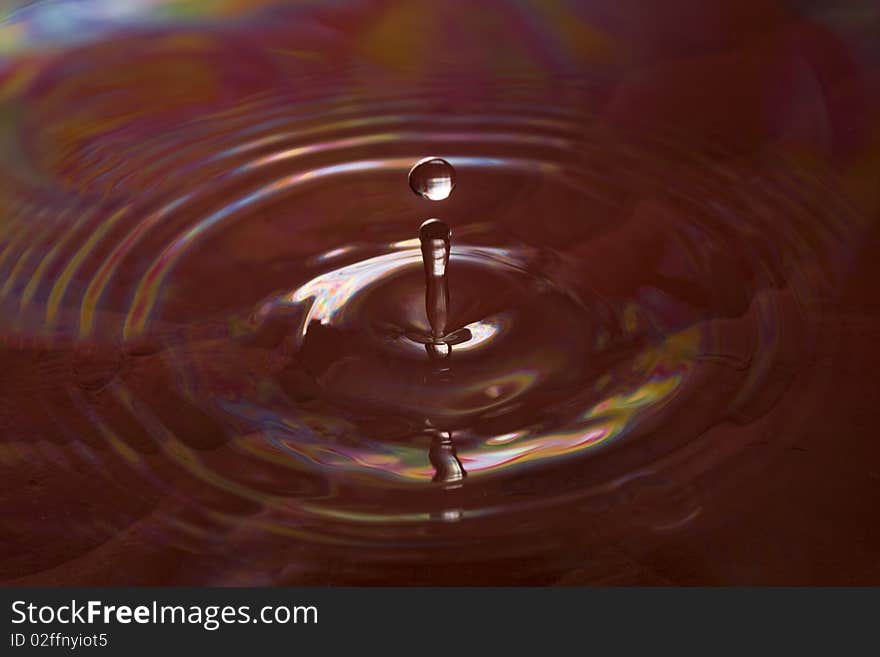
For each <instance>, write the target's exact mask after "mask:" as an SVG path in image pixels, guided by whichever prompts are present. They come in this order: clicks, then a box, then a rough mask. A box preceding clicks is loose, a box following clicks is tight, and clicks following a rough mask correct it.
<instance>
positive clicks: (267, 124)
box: [0, 0, 880, 585]
mask: <svg viewBox="0 0 880 657" xmlns="http://www.w3.org/2000/svg"><path fill="white" fill-rule="evenodd" d="M744 5H748V8H749V9H750V11H745V9H742V8H741V7H743V6H744ZM412 7H415V8H416V9H412ZM706 7H712V8H714V10H712V9H707V8H706ZM851 9H852V11H851V12H850V13H844V12H841V13H835V12H826V13H823V14H819V13H816V12H814V13H812V14H810V13H808V12H807V11H806V10H805V9H803V8H801V9H794V8H792V7H790V6H787V5H786V6H782V5H779V6H777V5H772V4H770V3H763V2H747V3H708V4H706V3H696V2H688V1H685V0H680V1H676V2H674V3H671V4H670V7H669V8H668V12H667V11H666V10H664V12H661V14H662V15H661V14H657V13H656V10H651V9H650V8H648V7H642V6H637V4H630V3H613V4H612V3H595V4H592V3H584V4H583V5H577V4H574V5H572V6H570V7H565V8H563V9H560V12H562V13H561V14H560V15H559V16H556V15H550V13H551V12H550V10H549V9H540V10H539V9H535V10H534V14H533V15H524V14H523V13H522V12H523V11H524V10H522V9H517V8H516V7H513V6H504V7H499V8H497V9H496V10H495V11H494V12H489V11H488V10H486V9H478V8H474V7H472V6H471V5H470V4H461V5H459V4H458V3H449V5H444V7H443V8H437V7H434V6H433V5H428V4H425V5H424V6H422V5H420V4H417V3H375V4H373V3H365V4H357V5H352V6H348V7H342V8H338V9H336V10H333V11H330V10H322V11H314V12H313V13H309V12H305V13H304V14H297V15H295V16H290V17H288V16H287V14H285V13H284V12H280V13H279V14H278V16H276V17H275V18H274V19H273V20H268V19H265V18H263V19H259V20H258V19H253V20H251V21H240V22H233V23H227V24H224V25H222V26H218V25H210V26H209V25H201V24H199V25H196V26H192V25H191V26H187V27H186V28H184V27H181V26H179V25H169V26H166V27H164V28H153V29H152V31H151V32H150V33H147V34H145V33H141V32H138V31H137V30H134V31H132V30H126V31H124V32H122V33H120V34H113V35H110V36H109V37H107V38H108V39H109V40H107V41H103V42H97V43H89V44H85V45H81V46H79V47H77V48H75V49H72V50H69V51H65V52H64V56H57V55H56V56H52V57H47V58H45V59H40V60H39V62H38V65H37V64H33V62H31V65H32V66H33V67H34V71H31V72H30V73H28V76H29V77H27V76H26V77H27V83H26V84H22V85H20V87H15V88H13V90H14V93H11V92H10V93H11V95H10V96H9V99H8V101H7V102H6V105H7V108H6V111H5V114H4V121H3V124H2V143H3V157H4V162H5V164H6V166H7V171H8V176H7V177H6V178H5V179H4V180H3V181H2V182H0V194H2V203H3V207H4V211H5V216H4V218H3V219H2V221H0V228H2V237H0V239H2V243H0V271H2V276H3V278H2V280H3V286H2V289H0V297H2V299H0V303H2V310H3V314H2V320H0V330H2V344H3V347H2V350H3V351H2V356H0V362H2V364H3V374H2V377H0V469H2V476H0V509H2V514H0V528H2V529H0V535H2V536H3V540H2V541H0V556H2V558H0V578H2V580H3V581H4V582H6V583H17V584H255V585H261V584H313V583H332V584H347V583H354V584H489V583H492V584H553V583H558V584H869V583H872V584H876V583H878V581H880V568H878V565H877V564H878V563H880V560H878V554H880V534H878V530H877V526H878V523H877V522H876V521H877V511H876V509H877V508H880V507H878V503H880V465H878V457H880V448H878V446H877V442H876V441H875V440H874V438H875V436H876V426H877V422H876V421H877V419H878V413H877V410H876V403H875V402H876V400H877V393H878V386H877V380H876V375H875V371H876V367H877V365H878V362H877V361H878V357H880V352H878V349H877V347H876V344H877V337H878V329H880V324H878V321H877V317H878V315H877V309H878V304H877V301H878V296H877V292H876V290H875V285H874V284H873V282H874V281H875V280H878V279H877V274H878V273H880V272H878V271H877V264H876V263H877V257H876V256H877V254H878V248H880V241H878V233H877V227H876V219H877V210H878V198H877V191H878V171H880V168H878V166H877V159H878V157H880V149H878V144H877V131H876V125H877V122H876V119H877V112H876V108H877V104H876V99H877V98H878V95H877V91H878V87H877V84H876V81H877V80H878V78H877V77H876V70H877V69H876V68H875V62H876V61H877V59H876V55H877V53H876V52H873V51H872V49H871V48H872V46H871V45H870V44H871V43H872V41H871V35H872V34H873V35H874V36H876V25H877V24H878V23H876V19H877V16H876V12H875V13H874V14H871V13H870V11H869V8H866V9H863V10H862V11H863V12H864V13H862V14H859V13H858V12H856V11H855V8H851ZM304 11H305V10H304ZM279 16H280V18H279ZM304 16H307V18H304ZM426 16H427V17H428V18H429V19H430V20H427V19H426ZM853 16H856V18H855V19H854V18H853ZM871 16H873V17H874V18H873V20H874V21H875V22H874V23H871V18H870V17H871ZM280 25H284V26H285V27H286V29H280V27H279V26H280ZM414 26H415V27H414ZM418 26H421V27H422V28H425V30H427V28H428V27H430V28H431V29H430V30H428V31H427V32H426V31H425V30H422V31H421V32H419V34H420V35H421V36H420V37H419V38H418V39H414V38H409V37H407V36H406V35H407V34H408V33H409V32H410V31H413V30H415V29H416V27H418ZM450 26H454V27H456V29H455V30H452V29H451V27H450ZM572 26H574V27H572ZM684 26H689V27H688V29H685V27H684ZM478 27H479V29H478ZM447 28H449V29H447ZM487 30H488V31H489V32H490V33H492V34H494V35H495V38H494V39H493V43H492V44H490V43H487V39H486V38H485V33H486V31H487ZM416 31H417V30H416ZM383 35H384V36H383ZM389 35H390V36H389ZM391 37H393V38H391ZM120 51H124V52H125V54H126V56H125V61H124V62H120V58H119V56H118V53H119V52H120ZM20 66H22V67H25V64H24V63H22V64H21V65H20ZM21 70H25V69H21ZM12 78H13V79H14V75H13V76H12ZM11 88H12V87H11ZM427 156H439V157H443V158H445V159H446V160H448V161H449V162H450V163H451V164H452V165H453V166H454V167H455V172H456V185H455V189H454V192H453V193H452V194H451V195H450V197H449V198H448V199H445V200H441V201H437V202H433V201H430V200H426V199H424V198H421V197H419V196H416V195H414V194H413V193H412V192H411V191H410V189H409V185H408V183H407V173H408V171H409V169H410V167H411V166H412V165H413V164H414V163H415V162H416V161H418V160H420V159H421V158H423V157H427ZM429 217H439V218H441V219H442V220H443V221H444V222H446V223H447V224H448V225H449V226H450V227H451V229H452V235H453V237H452V248H451V255H450V258H449V264H448V289H449V307H448V316H447V317H446V319H445V321H444V322H443V325H444V327H445V328H444V329H443V330H442V331H439V329H437V330H433V331H432V326H431V324H430V322H429V319H428V317H427V316H426V309H425V304H426V301H425V270H424V268H423V264H422V252H421V249H420V244H419V239H418V233H419V226H420V225H421V224H422V222H423V221H424V220H425V219H427V218H429ZM430 303H431V302H430V301H429V305H430ZM433 328H434V329H436V327H433ZM464 329H467V333H466V334H465V333H460V334H458V335H459V336H461V335H467V339H462V340H461V341H458V340H456V341H453V342H455V344H453V345H452V347H451V351H450V352H449V353H448V355H447V353H446V351H443V354H442V355H441V356H438V355H437V353H433V352H432V351H431V349H432V348H433V347H431V345H429V349H428V350H426V347H425V344H424V342H425V341H426V340H428V338H424V339H423V338H422V337H420V336H430V335H431V334H432V333H436V334H437V335H439V334H441V333H444V332H445V333H452V332H454V331H460V330H464ZM438 331H439V333H438ZM435 347H436V345H435ZM444 349H445V347H444ZM432 354H433V356H434V357H431V356H432ZM464 475H466V476H464Z"/></svg>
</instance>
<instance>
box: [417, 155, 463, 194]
mask: <svg viewBox="0 0 880 657" xmlns="http://www.w3.org/2000/svg"><path fill="white" fill-rule="evenodd" d="M409 186H410V188H411V189H412V190H413V192H414V193H416V194H418V195H419V196H421V197H422V198H426V199H428V200H429V201H442V200H443V199H446V198H449V195H450V194H451V193H452V190H453V189H454V188H455V169H454V168H453V167H452V165H451V164H449V162H447V161H446V160H444V159H442V158H439V157H426V158H424V159H422V160H419V161H418V162H416V164H415V166H414V167H413V168H412V169H410V172H409Z"/></svg>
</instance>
